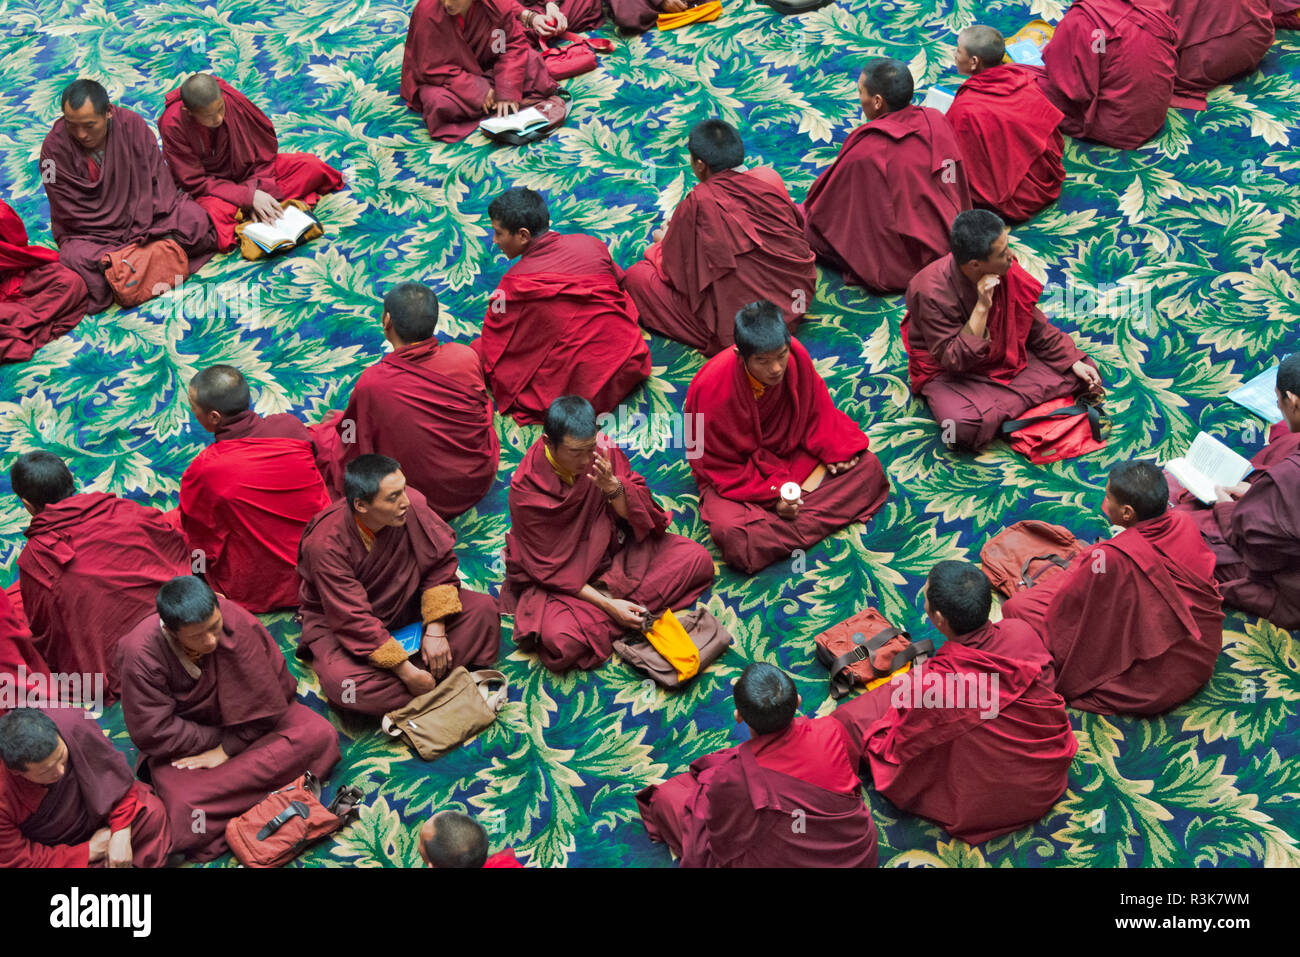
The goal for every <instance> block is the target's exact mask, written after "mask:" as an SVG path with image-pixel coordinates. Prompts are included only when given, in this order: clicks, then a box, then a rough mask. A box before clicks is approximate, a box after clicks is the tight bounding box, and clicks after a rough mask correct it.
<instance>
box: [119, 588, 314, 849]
mask: <svg viewBox="0 0 1300 957" xmlns="http://www.w3.org/2000/svg"><path fill="white" fill-rule="evenodd" d="M217 603H218V605H219V606H220V608H221V617H222V619H223V620H224V625H223V627H222V633H221V637H220V638H219V639H218V643H217V649H216V650H215V651H214V652H212V654H210V655H205V656H204V657H203V659H202V660H200V661H199V662H198V663H197V665H195V664H193V663H191V662H189V660H188V659H186V661H185V662H182V660H181V655H182V654H183V652H182V651H181V649H180V648H179V646H177V645H176V644H175V643H173V641H172V640H171V639H170V638H168V637H167V636H166V635H165V634H164V633H163V630H162V626H161V624H160V622H159V620H158V615H157V613H156V612H155V613H154V614H152V615H150V616H149V617H147V618H145V619H144V620H143V621H141V622H140V623H139V624H138V625H137V626H136V627H135V628H134V629H133V630H132V631H131V633H130V634H128V635H126V636H125V637H124V638H123V639H122V641H121V643H120V644H119V645H118V651H117V654H118V661H119V666H120V668H121V672H122V717H123V719H124V720H125V721H126V729H127V731H128V732H129V733H130V735H131V740H132V741H134V742H135V745H136V747H137V748H139V749H140V759H141V762H142V763H147V766H148V773H149V775H150V777H151V778H152V780H153V785H154V787H155V788H157V789H158V796H159V797H160V798H162V802H163V804H164V806H166V808H167V816H168V818H169V819H170V820H171V830H172V841H173V847H174V849H175V850H177V851H181V852H184V853H186V854H188V855H190V856H191V857H193V858H194V859H196V860H211V859H212V858H214V857H217V856H218V855H220V854H222V853H223V852H225V851H226V850H227V849H228V848H229V845H228V844H227V843H226V823H227V822H228V821H229V820H230V819H231V818H235V817H238V816H239V815H241V814H243V813H244V812H245V811H247V810H248V809H249V808H251V807H252V806H253V805H255V804H257V803H258V802H259V801H261V800H262V799H263V798H264V797H266V796H267V794H269V793H270V792H272V791H274V790H276V789H277V788H282V787H284V786H285V785H287V784H290V783H291V782H292V781H293V779H294V778H296V777H298V775H300V774H302V773H303V772H305V771H311V772H312V773H313V774H315V775H316V776H317V777H318V778H321V779H324V778H325V777H326V775H328V774H329V772H330V768H332V767H334V765H335V764H337V763H338V760H339V740H338V733H337V732H336V731H335V730H334V726H333V725H331V724H330V723H329V722H328V721H327V720H325V718H323V717H322V716H321V715H319V714H317V713H316V712H314V711H312V710H311V709H310V708H308V707H306V706H305V705H302V704H299V703H298V702H297V701H296V700H295V692H296V690H297V683H296V682H295V681H294V680H293V677H292V676H291V675H290V674H289V668H288V666H287V665H286V664H285V660H284V654H283V653H282V652H281V651H280V649H279V647H278V646H277V645H276V643H275V639H274V638H272V637H271V633H270V632H268V631H267V630H266V629H265V628H264V627H263V626H262V623H261V622H259V621H258V620H257V619H256V618H254V617H253V616H252V615H251V614H249V613H248V612H247V611H245V610H244V609H243V608H241V607H239V605H237V604H235V603H234V602H233V601H228V600H227V599H225V598H220V597H218V599H217ZM196 672H197V673H196ZM218 745H220V746H221V748H222V750H224V751H225V752H226V754H227V755H229V756H230V760H228V761H226V762H225V763H224V764H221V765H218V766H217V767H215V768H197V769H188V770H182V769H180V768H176V767H173V766H172V762H173V761H176V760H179V759H180V758H188V757H193V756H194V755H196V754H201V753H203V752H204V751H209V750H211V749H212V748H215V747H217V746H218ZM200 812H201V813H200Z"/></svg>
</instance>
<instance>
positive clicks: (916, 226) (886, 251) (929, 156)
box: [803, 106, 971, 293]
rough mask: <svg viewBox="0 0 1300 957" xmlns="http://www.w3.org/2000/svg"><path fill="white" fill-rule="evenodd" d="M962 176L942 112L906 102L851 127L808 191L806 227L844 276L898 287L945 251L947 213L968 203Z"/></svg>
mask: <svg viewBox="0 0 1300 957" xmlns="http://www.w3.org/2000/svg"><path fill="white" fill-rule="evenodd" d="M966 176H967V173H966V166H965V163H964V162H963V160H962V153H961V146H960V145H959V144H958V142H957V137H956V135H954V133H953V131H952V127H951V126H950V125H949V124H948V121H947V119H945V118H944V115H943V114H942V113H940V112H939V111H938V110H932V109H929V108H928V107H924V106H906V107H904V108H903V109H901V110H896V111H895V112H893V113H888V114H886V115H885V116H882V117H880V118H878V119H875V120H872V121H871V122H869V123H866V124H864V125H863V126H859V127H858V128H857V129H856V130H854V131H853V132H852V133H850V134H849V138H848V139H847V140H845V141H844V145H843V146H842V147H841V148H840V155H839V156H837V157H836V158H835V162H834V163H832V164H831V165H830V168H828V169H826V170H824V171H823V172H822V174H821V175H820V176H818V177H817V180H816V182H814V183H813V184H812V186H811V187H810V188H809V190H808V198H807V199H806V200H805V201H804V205H803V211H804V215H805V217H806V219H807V222H806V225H805V227H804V233H805V235H806V236H807V237H808V242H809V244H810V245H811V246H812V250H813V252H814V253H816V254H817V256H818V257H819V258H821V259H824V260H826V261H827V262H829V263H830V264H831V265H833V266H835V268H837V269H839V270H840V271H841V272H843V273H844V281H845V282H846V283H851V284H853V285H858V286H869V287H870V288H871V289H873V290H876V291H877V292H881V293H897V292H902V291H903V290H904V289H906V288H907V283H908V280H910V279H911V278H912V277H913V276H914V275H916V273H917V271H918V270H920V269H921V267H923V266H925V265H927V264H929V263H932V262H934V261H935V260H936V259H938V258H939V257H940V256H942V255H943V254H944V253H946V252H947V251H948V233H949V231H950V229H951V227H952V221H953V219H954V218H955V217H956V216H957V214H958V213H960V212H962V211H963V210H967V209H970V208H971V192H970V186H969V184H968V183H967V179H966ZM865 210H871V215H866V213H865V212H864V211H865Z"/></svg>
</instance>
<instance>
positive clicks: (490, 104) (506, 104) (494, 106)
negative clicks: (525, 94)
mask: <svg viewBox="0 0 1300 957" xmlns="http://www.w3.org/2000/svg"><path fill="white" fill-rule="evenodd" d="M493 110H495V111H496V114H497V116H509V115H510V114H511V113H518V112H519V101H518V100H501V101H500V102H498V101H497V91H496V90H488V94H487V97H485V98H484V100H483V112H484V113H485V114H487V113H491V112H492V111H493Z"/></svg>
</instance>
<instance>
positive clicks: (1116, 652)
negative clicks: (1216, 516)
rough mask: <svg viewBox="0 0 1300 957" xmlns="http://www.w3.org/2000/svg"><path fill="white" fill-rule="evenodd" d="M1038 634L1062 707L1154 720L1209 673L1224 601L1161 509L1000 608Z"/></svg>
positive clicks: (1181, 517)
mask: <svg viewBox="0 0 1300 957" xmlns="http://www.w3.org/2000/svg"><path fill="white" fill-rule="evenodd" d="M1002 614H1003V616H1004V617H1006V618H1017V619H1020V620H1022V621H1026V622H1028V623H1029V624H1030V625H1032V626H1033V628H1034V629H1035V630H1036V631H1037V632H1038V633H1039V634H1040V635H1042V636H1043V639H1044V641H1045V642H1046V645H1047V648H1048V649H1049V650H1050V651H1051V654H1052V659H1053V661H1054V663H1055V666H1056V674H1057V679H1056V690H1057V691H1059V692H1060V693H1061V694H1062V696H1064V698H1065V700H1066V703H1067V704H1069V706H1070V707H1071V708H1079V709H1080V710H1082V711H1092V712H1094V713H1096V714H1139V715H1155V714H1162V713H1164V712H1165V711H1168V710H1170V709H1171V708H1175V707H1177V706H1178V705H1180V704H1182V703H1183V702H1184V701H1186V700H1187V699H1188V698H1190V697H1192V696H1193V695H1194V694H1196V692H1198V691H1200V690H1201V688H1202V687H1204V686H1205V683H1206V682H1207V681H1209V680H1210V676H1211V675H1213V674H1214V664H1215V662H1216V661H1217V660H1218V657H1219V651H1220V650H1221V649H1222V648H1223V596H1222V595H1220V594H1219V589H1218V587H1216V585H1215V583H1214V555H1213V554H1212V553H1211V552H1210V550H1209V548H1207V547H1206V545H1205V543H1204V542H1203V541H1202V540H1201V535H1200V532H1198V531H1197V529H1196V525H1195V523H1194V522H1193V521H1192V520H1191V519H1190V518H1188V517H1187V516H1186V515H1185V514H1182V513H1180V512H1174V511H1169V512H1166V513H1165V514H1163V515H1161V516H1159V517H1157V518H1151V519H1147V520H1146V521H1144V522H1138V523H1137V524H1135V525H1133V526H1132V527H1131V528H1128V529H1126V530H1125V531H1123V532H1121V533H1120V534H1119V535H1117V536H1115V538H1113V539H1111V540H1109V541H1104V542H1098V543H1097V544H1096V545H1094V546H1093V547H1092V548H1089V549H1088V550H1086V551H1084V552H1082V553H1081V554H1079V555H1078V556H1076V557H1075V559H1074V561H1073V562H1072V563H1071V565H1070V568H1069V569H1068V570H1067V571H1066V573H1065V574H1063V575H1057V576H1055V577H1054V578H1050V579H1048V580H1047V581H1045V582H1043V583H1042V584H1041V585H1035V586H1034V587H1033V588H1029V589H1026V590H1024V591H1022V592H1019V593H1017V594H1016V595H1014V596H1013V597H1012V598H1011V599H1009V600H1008V601H1006V602H1004V603H1003V605H1002Z"/></svg>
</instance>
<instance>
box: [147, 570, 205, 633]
mask: <svg viewBox="0 0 1300 957" xmlns="http://www.w3.org/2000/svg"><path fill="white" fill-rule="evenodd" d="M154 605H155V606H156V607H157V608H158V617H159V618H161V619H162V620H163V624H164V625H166V626H167V627H168V628H170V629H171V630H172V631H178V630H179V629H181V628H183V627H185V626H186V625H197V624H199V623H200V622H204V621H207V620H208V619H209V618H211V617H212V613H213V612H214V611H216V609H217V596H216V593H215V592H213V590H212V589H211V588H209V587H208V583H207V582H205V581H204V580H203V579H202V578H198V577H196V576H194V575H178V576H176V577H175V578H173V579H172V580H171V581H169V582H166V583H164V584H163V586H162V588H159V589H158V597H157V598H156V599H155V600H154Z"/></svg>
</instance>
